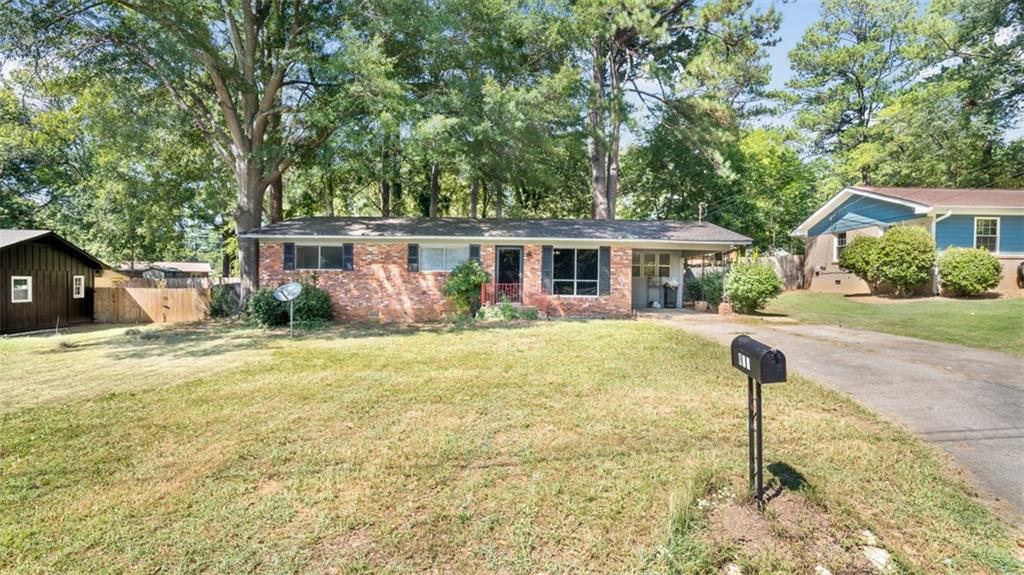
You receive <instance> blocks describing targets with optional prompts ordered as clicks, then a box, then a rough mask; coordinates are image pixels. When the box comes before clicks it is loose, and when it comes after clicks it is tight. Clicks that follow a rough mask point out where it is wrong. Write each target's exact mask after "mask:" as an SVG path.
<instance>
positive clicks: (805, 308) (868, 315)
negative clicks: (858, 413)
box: [765, 291, 1024, 356]
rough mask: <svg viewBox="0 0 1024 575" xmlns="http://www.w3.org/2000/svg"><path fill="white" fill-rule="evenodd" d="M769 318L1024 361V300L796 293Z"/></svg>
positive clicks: (770, 310) (788, 295)
mask: <svg viewBox="0 0 1024 575" xmlns="http://www.w3.org/2000/svg"><path fill="white" fill-rule="evenodd" d="M765 312H766V313H769V314H782V315H787V316H789V317H792V318H794V319H797V320H799V321H802V322H807V323H819V324H827V325H838V326H842V327H851V328H856V329H866V330H872V331H881V332H885V333H892V334H896V335H905V336H908V337H916V338H920V339H930V340H933V341H945V342H949V343H957V344H960V345H966V346H970V347H980V348H985V349H994V350H996V351H1002V352H1005V353H1012V354H1014V355H1019V356H1024V299H1022V298H1015V299H1009V298H1007V299H978V300H970V299H939V298H929V299H925V300H919V301H915V300H907V301H906V302H895V303H893V302H884V303H878V302H875V303H868V302H865V301H858V298H856V297H846V296H843V295H840V294H832V293H815V292H806V291H793V292H786V293H784V294H782V295H781V296H780V297H779V298H777V299H776V300H774V301H773V302H772V303H771V304H770V305H769V306H768V308H767V309H766V310H765Z"/></svg>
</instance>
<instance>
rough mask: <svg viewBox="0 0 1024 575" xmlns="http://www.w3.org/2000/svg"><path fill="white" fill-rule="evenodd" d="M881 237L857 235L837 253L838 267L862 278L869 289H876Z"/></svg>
mask: <svg viewBox="0 0 1024 575" xmlns="http://www.w3.org/2000/svg"><path fill="white" fill-rule="evenodd" d="M881 241H882V240H881V239H879V238H877V237H875V236H857V237H855V238H853V239H852V240H850V243H848V244H846V247H845V248H843V252H842V253H841V254H839V267H840V268H842V269H844V270H846V271H848V272H850V273H852V274H853V275H855V276H857V277H859V278H860V279H862V280H864V281H865V282H866V283H867V284H868V286H869V287H870V288H871V291H872V292H874V291H876V290H877V289H878V280H879V278H878V251H879V246H880V244H881Z"/></svg>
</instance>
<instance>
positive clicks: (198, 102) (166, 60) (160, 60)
mask: <svg viewBox="0 0 1024 575" xmlns="http://www.w3.org/2000/svg"><path fill="white" fill-rule="evenodd" d="M8 10H13V11H14V12H15V13H18V14H21V15H24V16H27V17H28V19H29V21H30V22H31V32H32V38H31V39H30V40H29V41H28V42H24V43H23V44H22V46H23V47H25V48H26V49H25V50H24V51H23V53H24V55H25V56H26V57H28V56H36V55H38V54H39V53H40V51H42V50H46V51H47V54H48V56H50V57H51V58H54V59H57V60H59V63H58V64H56V67H57V68H60V67H64V66H69V65H70V66H78V65H86V66H91V67H94V68H96V69H103V70H105V71H106V72H107V73H109V74H112V75H123V74H132V75H136V76H139V77H143V78H146V79H147V80H148V81H150V82H152V83H155V84H159V85H162V86H163V87H164V88H165V89H166V90H167V91H168V92H169V93H170V94H171V95H172V97H173V98H174V101H175V102H176V103H177V105H178V106H179V107H180V109H181V110H182V112H183V113H185V114H187V116H188V117H189V118H190V119H191V120H192V122H193V125H194V128H195V129H196V130H197V131H198V132H199V133H200V134H202V135H203V137H204V138H205V139H206V141H207V142H208V144H209V145H210V146H211V147H212V148H213V150H215V152H216V153H217V156H218V157H219V159H220V161H221V162H223V164H224V165H225V166H227V167H228V168H229V169H230V170H231V172H232V174H233V176H234V179H235V185H236V189H237V197H236V202H235V214H234V220H235V228H236V232H237V233H238V234H243V233H244V232H246V231H248V230H251V229H253V228H256V227H259V226H260V225H261V223H262V220H263V215H264V196H265V192H266V190H267V188H268V187H269V186H270V185H271V184H273V183H275V182H277V181H278V180H279V179H280V177H281V176H282V174H283V173H284V172H285V171H286V170H287V169H288V168H289V167H290V166H291V165H292V163H293V162H294V161H295V159H296V158H297V157H298V155H300V154H301V153H302V152H303V150H307V149H310V148H316V147H317V146H319V145H321V144H322V143H323V142H324V141H325V140H326V139H327V138H328V137H329V136H330V134H331V133H332V131H333V129H334V127H335V125H336V122H335V119H336V116H337V115H338V114H339V109H342V108H344V106H345V105H348V104H347V103H346V102H345V100H344V98H346V97H355V96H357V95H360V96H365V94H368V93H369V94H372V93H374V91H375V88H378V87H380V86H379V85H378V86H375V85H373V80H372V79H369V80H368V78H378V77H379V75H377V74H376V73H377V72H379V71H381V70H384V69H386V68H387V67H388V63H387V62H386V60H385V59H383V58H382V57H381V56H380V54H379V53H378V52H377V50H376V47H375V46H374V45H373V44H372V43H368V42H365V41H364V40H363V39H362V38H361V37H360V36H359V35H358V34H356V33H354V32H353V31H352V30H351V29H350V27H349V26H347V12H348V11H349V10H350V7H349V5H348V4H346V3H343V2H341V3H339V2H329V1H326V0H324V1H319V2H286V1H283V0H220V1H214V0H205V1H204V0H199V1H197V0H157V1H148V0H147V1H145V2H136V1H134V0H113V1H111V2H96V3H88V4H85V5H82V4H81V3H80V2H75V1H71V0H68V1H57V2H53V1H47V0H24V1H16V2H14V3H13V5H12V6H10V7H9V8H8ZM357 84H358V85H359V86H358V88H356V87H355V85H357ZM275 217H276V214H275ZM238 245H239V263H240V270H241V275H242V294H243V301H244V300H245V299H246V298H247V296H248V295H249V294H250V293H252V291H253V290H254V289H255V288H256V287H257V285H258V277H257V264H258V254H257V249H256V248H257V244H256V242H255V241H254V240H249V239H242V238H239V241H238Z"/></svg>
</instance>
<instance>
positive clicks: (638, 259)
mask: <svg viewBox="0 0 1024 575" xmlns="http://www.w3.org/2000/svg"><path fill="white" fill-rule="evenodd" d="M671 262H672V256H671V255H670V254H668V253H637V252H633V277H635V278H640V277H644V278H667V277H672V265H671Z"/></svg>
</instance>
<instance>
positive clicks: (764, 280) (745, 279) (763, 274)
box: [725, 258, 782, 314]
mask: <svg viewBox="0 0 1024 575" xmlns="http://www.w3.org/2000/svg"><path fill="white" fill-rule="evenodd" d="M725 293H726V294H728V295H729V302H730V303H732V306H733V309H735V310H736V311H738V312H739V313H746V314H750V313H755V312H757V311H759V310H762V309H764V306H766V305H768V302H769V301H771V300H772V298H775V297H778V295H779V294H781V293H782V278H780V277H779V275H778V274H777V273H775V268H773V267H772V266H771V265H770V264H768V263H767V262H762V261H760V260H758V259H756V258H755V259H752V260H743V261H740V262H737V263H736V264H735V265H733V266H732V268H731V269H730V270H729V275H728V277H727V278H726V280H725Z"/></svg>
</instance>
